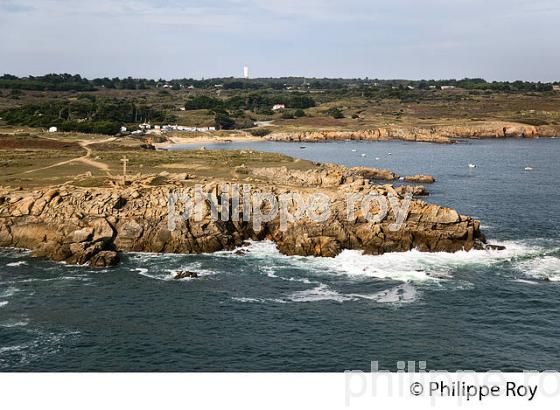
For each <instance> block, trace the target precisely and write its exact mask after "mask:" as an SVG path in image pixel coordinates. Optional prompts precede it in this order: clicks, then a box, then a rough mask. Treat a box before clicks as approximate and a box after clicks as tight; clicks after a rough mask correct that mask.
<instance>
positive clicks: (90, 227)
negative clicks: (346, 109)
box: [0, 167, 484, 266]
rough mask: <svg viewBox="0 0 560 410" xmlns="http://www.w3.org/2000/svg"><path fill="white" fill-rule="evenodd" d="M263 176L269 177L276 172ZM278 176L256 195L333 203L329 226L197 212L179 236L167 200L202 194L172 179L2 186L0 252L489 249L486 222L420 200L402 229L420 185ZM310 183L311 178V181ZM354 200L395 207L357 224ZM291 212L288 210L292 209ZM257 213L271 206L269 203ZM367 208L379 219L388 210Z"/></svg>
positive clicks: (99, 256)
mask: <svg viewBox="0 0 560 410" xmlns="http://www.w3.org/2000/svg"><path fill="white" fill-rule="evenodd" d="M276 170H278V169H276ZM259 172H260V173H261V174H262V175H265V174H269V173H271V171H270V169H264V170H261V171H257V173H259ZM273 174H274V173H273ZM277 174H278V175H279V176H280V177H279V178H278V180H277V181H276V183H275V184H274V185H272V184H271V183H267V182H263V181H262V180H261V181H260V182H259V183H256V184H254V185H253V186H252V192H253V193H254V192H259V193H265V194H273V195H274V196H276V197H279V196H281V195H286V194H288V195H290V194H299V195H302V196H309V195H311V194H314V193H318V192H321V193H322V194H324V195H327V196H328V197H329V198H330V204H331V206H330V214H329V215H328V218H327V219H326V220H324V221H322V222H314V221H312V220H311V219H309V218H305V217H304V218H302V219H301V220H289V221H288V222H287V229H282V223H281V222H282V221H281V218H280V217H278V216H276V217H275V218H274V219H271V220H270V221H265V222H263V223H262V225H261V226H260V229H255V226H254V220H253V219H254V218H253V217H254V214H252V215H251V216H248V217H247V218H246V220H243V216H244V215H243V212H245V211H244V210H242V211H241V214H240V215H241V217H240V220H239V221H232V220H231V219H230V220H226V221H223V220H220V219H218V220H215V219H213V218H211V216H210V214H209V213H206V214H205V215H204V216H203V218H202V219H198V220H197V219H195V218H194V216H193V215H191V216H190V217H189V218H188V219H186V220H183V219H181V218H180V217H179V216H178V217H177V219H176V220H177V223H176V226H175V229H171V228H170V226H169V223H168V222H169V219H168V194H169V193H170V192H176V193H177V192H179V193H182V194H185V193H186V194H189V195H192V196H193V197H194V192H193V190H194V187H193V186H186V185H187V184H186V182H185V181H184V180H183V181H181V180H179V179H177V178H175V177H174V176H173V175H170V176H169V177H167V178H166V180H165V181H164V182H163V183H162V181H161V178H160V181H159V184H158V185H157V186H150V185H148V183H147V182H146V181H147V180H136V181H133V182H132V184H131V185H129V186H126V187H122V188H120V189H116V188H79V187H74V186H69V185H63V186H56V187H52V188H49V189H39V190H35V191H31V192H24V191H20V190H15V189H7V188H0V246H13V247H22V248H29V249H32V250H33V252H34V254H35V255H37V256H46V257H49V258H51V259H53V260H56V261H66V262H68V263H75V264H84V263H89V264H91V265H92V266H107V265H112V264H115V263H117V261H118V252H119V251H143V252H170V253H201V252H214V251H218V250H223V249H232V248H234V247H236V246H240V245H241V244H242V243H243V242H244V241H245V240H247V239H254V240H262V239H271V240H273V241H274V242H276V244H277V246H278V249H279V250H280V251H281V252H283V253H284V254H287V255H315V256H335V255H337V254H338V253H339V252H341V251H342V250H343V249H361V250H364V252H366V253H368V254H381V253H384V252H394V251H407V250H410V249H414V248H416V249H419V250H421V251H428V252H435V251H445V252H455V251H458V250H461V249H466V250H470V249H472V248H480V247H482V246H483V242H484V237H483V235H482V234H481V232H480V229H479V228H480V224H479V222H478V221H476V220H474V219H472V218H470V217H467V216H463V215H459V214H458V213H457V212H456V211H454V210H452V209H448V208H443V207H440V206H437V205H432V204H427V203H424V202H422V201H419V200H416V199H412V200H411V201H410V203H409V207H408V212H407V214H406V215H405V218H404V221H403V223H402V225H401V226H400V228H399V229H397V230H395V229H394V224H395V222H396V221H397V219H398V217H399V215H398V212H399V211H398V209H399V208H398V206H401V205H402V204H403V203H405V202H406V201H407V199H405V198H404V197H403V195H404V194H405V193H406V192H407V190H408V189H409V188H410V192H417V191H418V189H416V187H409V188H407V187H400V188H398V190H396V189H394V188H393V187H392V186H391V185H370V184H369V182H368V181H367V180H365V179H364V178H363V177H361V176H356V175H354V174H352V172H351V170H348V169H345V168H343V167H340V168H338V169H337V168H336V167H334V168H328V167H327V168H325V167H322V168H319V169H317V170H315V171H313V172H309V171H308V172H307V178H303V177H302V176H301V175H297V173H296V174H295V175H291V176H290V173H289V172H287V173H285V174H284V177H282V175H283V174H282V171H280V172H278V173H277ZM282 178H284V179H282ZM308 178H312V179H313V184H310V183H309V179H308ZM225 182H227V181H222V182H219V183H218V182H213V183H210V184H207V185H205V186H204V187H202V191H203V192H205V193H208V192H210V193H214V194H219V192H220V190H221V189H222V188H221V187H222V186H223V184H224V183H225ZM288 182H289V185H288ZM311 185H312V186H311ZM355 194H358V195H361V196H367V195H369V194H372V195H379V197H383V198H387V199H388V200H389V201H388V203H391V206H388V210H387V213H386V215H384V216H383V218H381V219H380V220H378V221H372V220H371V219H368V214H367V212H368V211H367V209H366V210H365V212H366V214H364V210H363V209H361V208H360V207H359V206H355V207H353V208H355V209H354V212H353V213H352V216H351V218H349V217H348V200H347V198H348V195H355ZM409 199H410V198H408V200H409ZM242 201H243V200H242ZM391 201H392V202H391ZM393 203H394V204H396V206H397V208H394V207H393ZM293 206H294V204H293V203H291V202H290V203H287V207H290V209H291V208H292V207H293ZM259 207H260V208H262V209H265V208H266V207H267V205H266V204H264V203H263V204H262V207H261V205H259ZM260 208H259V209H260ZM369 209H370V211H371V212H377V211H379V209H380V206H378V205H373V206H372V207H371V208H369ZM401 217H402V215H401Z"/></svg>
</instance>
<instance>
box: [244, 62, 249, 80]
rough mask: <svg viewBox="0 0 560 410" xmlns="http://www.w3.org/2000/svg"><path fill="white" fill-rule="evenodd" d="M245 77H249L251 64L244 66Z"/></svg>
mask: <svg viewBox="0 0 560 410" xmlns="http://www.w3.org/2000/svg"><path fill="white" fill-rule="evenodd" d="M243 78H244V79H246V80H248V79H249V66H246V65H245V66H243Z"/></svg>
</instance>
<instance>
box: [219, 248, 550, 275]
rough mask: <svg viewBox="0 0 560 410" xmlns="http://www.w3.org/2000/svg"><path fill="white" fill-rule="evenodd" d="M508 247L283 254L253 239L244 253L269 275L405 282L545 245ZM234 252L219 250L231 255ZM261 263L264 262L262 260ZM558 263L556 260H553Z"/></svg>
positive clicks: (490, 262) (527, 254) (481, 265)
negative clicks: (282, 271)
mask: <svg viewBox="0 0 560 410" xmlns="http://www.w3.org/2000/svg"><path fill="white" fill-rule="evenodd" d="M504 245H505V247H506V249H505V250H472V251H470V252H466V251H459V252H455V253H447V252H434V253H427V252H420V251H417V250H411V251H408V252H394V253H386V254H383V255H364V254H363V253H362V252H361V251H358V250H344V251H342V252H341V253H340V254H339V255H338V256H336V257H334V258H323V257H303V256H286V255H282V254H281V253H280V252H279V251H278V250H277V249H276V246H275V244H274V243H273V242H271V241H262V242H250V244H249V245H248V246H246V247H242V248H240V249H242V250H243V251H244V252H245V255H244V257H248V258H251V259H258V260H260V261H262V260H265V261H266V265H265V266H264V267H263V268H262V269H263V270H264V271H265V273H266V274H267V275H268V276H270V277H278V274H277V272H276V269H277V268H278V267H282V266H285V267H293V268H300V269H302V270H304V271H307V272H312V273H315V274H316V273H326V274H334V275H346V276H347V277H350V278H354V279H362V280H364V279H368V278H377V279H390V280H397V281H402V282H414V283H416V282H424V281H432V282H433V281H435V282H437V281H438V280H441V279H449V278H451V275H452V273H453V272H454V271H455V270H457V269H459V268H464V267H468V268H471V269H472V270H477V268H487V267H491V266H493V265H496V264H499V263H504V262H515V261H516V260H518V259H523V258H528V257H529V258H530V257H534V256H537V255H539V253H542V251H543V248H542V247H541V246H537V245H529V244H526V243H520V242H505V243H504ZM233 253H234V251H232V252H220V254H221V256H231V255H232V254H233ZM261 263H262V262H261ZM554 263H557V262H554Z"/></svg>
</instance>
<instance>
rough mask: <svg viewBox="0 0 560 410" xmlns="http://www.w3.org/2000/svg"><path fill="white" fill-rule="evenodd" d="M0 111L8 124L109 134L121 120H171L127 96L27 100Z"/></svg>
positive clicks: (116, 128)
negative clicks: (118, 97) (124, 97)
mask: <svg viewBox="0 0 560 410" xmlns="http://www.w3.org/2000/svg"><path fill="white" fill-rule="evenodd" d="M0 114H1V116H2V117H3V118H4V120H5V121H6V122H7V123H8V124H10V125H27V126H30V127H41V128H48V127H52V126H54V127H58V128H59V129H60V131H67V132H68V131H77V132H83V133H95V134H110V135H114V134H117V133H118V132H119V131H120V128H121V125H122V124H129V123H138V122H145V121H158V122H172V121H174V120H175V117H174V116H173V115H170V114H168V113H166V112H164V111H159V110H156V109H154V108H153V107H150V106H148V105H137V104H135V103H134V102H130V101H127V100H115V99H108V100H98V99H96V98H95V97H94V96H79V97H78V98H76V99H72V100H70V99H67V100H64V101H49V102H45V103H38V104H27V105H23V106H21V107H15V108H10V109H7V110H5V111H3V112H2V113H0Z"/></svg>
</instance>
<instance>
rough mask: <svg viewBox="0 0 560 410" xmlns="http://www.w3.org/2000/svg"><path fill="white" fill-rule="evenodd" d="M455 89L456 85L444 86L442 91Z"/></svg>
mask: <svg viewBox="0 0 560 410" xmlns="http://www.w3.org/2000/svg"><path fill="white" fill-rule="evenodd" d="M454 88H455V86H454V85H442V86H441V89H442V90H453V89H454Z"/></svg>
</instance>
